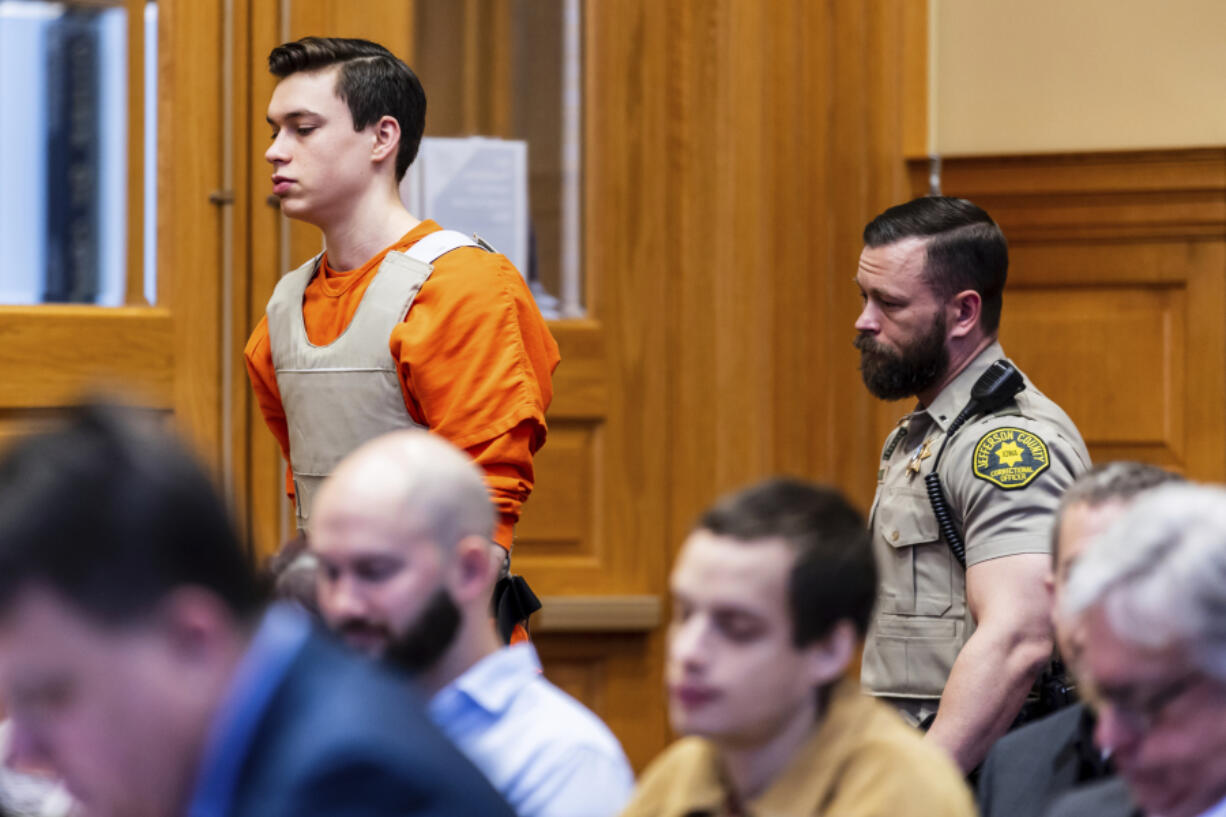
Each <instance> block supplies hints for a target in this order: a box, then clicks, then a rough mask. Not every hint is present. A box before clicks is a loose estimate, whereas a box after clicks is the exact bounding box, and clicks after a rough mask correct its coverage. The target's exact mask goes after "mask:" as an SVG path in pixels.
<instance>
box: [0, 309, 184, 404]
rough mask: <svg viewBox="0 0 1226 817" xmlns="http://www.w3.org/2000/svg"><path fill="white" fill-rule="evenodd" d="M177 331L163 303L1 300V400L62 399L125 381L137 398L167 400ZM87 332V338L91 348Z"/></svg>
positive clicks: (169, 399)
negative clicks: (83, 348) (14, 302)
mask: <svg viewBox="0 0 1226 817" xmlns="http://www.w3.org/2000/svg"><path fill="white" fill-rule="evenodd" d="M173 331H174V327H173V323H172V320H171V317H170V313H169V312H168V311H167V310H166V309H163V308H158V307H135V306H121V307H106V308H99V307H96V306H86V305H81V304H46V305H41V306H37V307H29V306H0V339H3V342H4V345H3V354H2V355H0V366H2V367H3V370H4V377H3V378H0V405H3V406H4V407H5V408H48V407H53V406H61V405H65V404H69V403H73V402H75V401H76V400H78V399H80V398H81V396H82V395H83V394H86V393H90V392H91V390H100V391H98V392H97V393H99V394H106V393H107V386H108V384H114V385H113V386H112V387H111V388H112V389H113V388H115V387H116V386H118V384H122V393H123V394H124V395H126V396H127V399H129V400H131V401H133V402H136V403H139V404H141V405H147V406H151V407H155V408H167V407H170V406H171V405H173V402H172V394H173V377H174V371H175V352H174V343H173ZM82 338H88V339H89V344H90V345H89V349H88V351H89V354H87V355H83V354H82V353H81V345H80V344H81V339H82Z"/></svg>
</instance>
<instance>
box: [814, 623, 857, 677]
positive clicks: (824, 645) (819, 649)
mask: <svg viewBox="0 0 1226 817" xmlns="http://www.w3.org/2000/svg"><path fill="white" fill-rule="evenodd" d="M859 644H860V638H859V637H858V636H857V635H856V628H855V625H853V624H852V623H851V622H850V621H847V620H843V621H839V622H836V623H835V625H834V627H833V628H831V630H830V633H829V634H828V635H827V636H826V637H825V638H823V639H821V640H820V641H816V642H814V643H813V644H810V645H809V646H808V647H806V648H805V649H806V651H807V652H808V654H809V655H808V662H807V664H808V675H809V682H810V685H811V686H814V687H818V686H825V685H826V684H830V683H833V682H834V681H837V680H838V679H839V678H841V677H842V676H843V674H844V673H845V672H846V671H847V667H848V665H850V664H851V661H852V658H854V657H855V654H856V648H857V647H858V646H859Z"/></svg>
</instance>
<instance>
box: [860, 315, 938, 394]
mask: <svg viewBox="0 0 1226 817" xmlns="http://www.w3.org/2000/svg"><path fill="white" fill-rule="evenodd" d="M855 345H856V348H857V349H859V350H860V376H861V377H862V378H864V385H865V386H867V387H868V390H869V392H871V393H872V395H873V396H874V397H876V398H878V399H880V400H901V399H902V398H904V397H910V396H912V395H916V394H919V393H920V392H923V391H927V390H928V389H930V388H932V387H933V386H935V385H936V384H937V383H939V382H940V381H941V378H942V377H944V376H945V371H946V369H948V368H949V349H947V348H946V346H945V313H944V312H941V311H939V310H938V311H937V314H936V317H935V318H933V320H932V325H931V326H930V327H929V328H928V331H927V332H925V333H924V334H923V335H920V336H919V337H918V338H916V339H915V342H914V343H911V344H910V345H908V346H904V347H903V348H902V349H901V350H900V351H898V352H892V351H890V350H889V349H887V348H886V347H884V346H882V345H881V344H879V343H878V342H877V341H875V340H873V338H872V336H871V335H866V334H861V335H858V336H856V340H855Z"/></svg>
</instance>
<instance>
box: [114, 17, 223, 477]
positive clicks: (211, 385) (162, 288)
mask: <svg viewBox="0 0 1226 817" xmlns="http://www.w3.org/2000/svg"><path fill="white" fill-rule="evenodd" d="M222 34H223V32H222V15H221V9H220V6H219V5H217V4H213V3H188V2H182V1H181V0H163V2H162V3H160V4H159V6H158V36H159V39H160V44H159V48H158V54H159V61H160V63H161V64H160V66H159V85H158V235H159V237H160V240H159V241H158V247H157V268H158V301H159V304H162V305H165V306H166V308H168V309H169V310H170V313H171V315H172V316H173V321H172V323H173V327H174V342H173V344H172V348H173V349H174V356H175V360H174V373H175V376H174V384H175V385H174V406H175V415H176V418H177V421H178V424H179V426H180V427H181V428H182V429H183V430H184V431H185V432H186V433H187V434H188V435H189V436H190V437H191V438H192V439H193V440H194V441H195V443H196V445H197V448H198V449H199V450H200V452H201V453H202V454H203V455H204V456H205V457H206V458H207V460H208V461H209V462H210V463H212V464H213V466H214V467H218V466H219V465H220V463H221V403H220V400H221V389H220V387H221V380H220V370H221V348H222V343H221V329H220V327H221V324H222V320H221V309H222V304H221V298H220V290H221V287H220V283H219V281H220V270H221V268H222V247H221V236H222V229H221V220H222V218H223V213H222V210H221V208H219V207H218V206H217V205H216V204H214V203H212V202H210V200H209V196H210V194H213V193H215V192H217V191H219V190H220V189H221V182H222V168H221V158H222V156H221V154H222V151H221V143H222V133H221V121H222V112H221V105H222V94H221V79H220V78H221V76H222V65H221V57H222V52H221V49H220V48H218V45H217V44H218V43H220V42H221V39H222ZM134 251H136V250H135V248H129V252H134ZM228 306H229V305H228V304H227V307H228Z"/></svg>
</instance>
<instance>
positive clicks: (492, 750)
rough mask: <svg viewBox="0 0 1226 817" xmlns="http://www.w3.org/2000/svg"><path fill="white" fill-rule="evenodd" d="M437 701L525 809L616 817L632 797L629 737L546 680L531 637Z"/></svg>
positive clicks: (453, 731) (473, 756)
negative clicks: (624, 744)
mask: <svg viewBox="0 0 1226 817" xmlns="http://www.w3.org/2000/svg"><path fill="white" fill-rule="evenodd" d="M429 709H430V717H431V718H432V719H433V720H434V722H435V724H437V725H438V727H439V728H440V729H441V730H442V731H443V732H444V733H445V734H446V735H447V737H449V738H451V740H452V742H454V743H455V744H456V746H458V747H459V748H460V751H462V752H463V753H464V754H466V755H468V758H469V760H471V761H472V762H473V763H474V764H475V765H476V766H477V768H479V769H480V770H481V771H483V772H484V773H485V776H486V777H488V778H489V779H490V782H491V783H493V784H494V788H496V789H497V790H498V791H499V793H501V794H502V796H503V797H504V798H506V800H507V802H508V803H510V804H511V806H512V808H514V809H515V811H516V812H517V813H518V814H519V815H520V817H610V815H615V814H618V813H619V812H621V810H622V807H623V806H625V805H626V803H627V801H628V800H629V799H630V794H631V791H632V790H633V788H634V773H633V772H632V771H631V770H630V764H629V763H628V762H627V760H626V755H625V753H624V752H623V751H622V748H621V744H619V743H618V742H617V738H615V737H613V733H612V732H610V731H609V729H608V727H607V726H605V725H604V723H603V722H601V720H600V719H599V718H597V717H596V716H595V715H593V714H592V713H591V712H590V711H588V710H587V709H586V708H585V707H584V706H583V705H582V704H580V703H579V702H578V701H576V700H575V699H574V698H572V697H570V696H569V695H567V694H566V693H565V692H563V691H562V690H560V689H558V688H557V687H556V686H554V685H553V684H551V683H549V681H547V680H545V677H544V676H543V675H541V664H540V661H539V660H538V659H537V656H536V650H534V649H533V648H532V645H531V644H516V645H515V646H513V647H505V648H503V649H500V650H498V651H497V652H495V653H493V654H492V655H489V656H486V657H485V658H483V659H482V660H480V661H478V662H477V663H476V664H474V665H473V666H472V667H471V668H469V670H468V671H467V672H465V673H464V674H463V675H461V676H460V677H459V678H457V679H456V680H454V681H452V682H451V683H450V684H449V685H447V686H446V687H444V688H443V689H441V690H440V691H439V692H438V694H437V695H435V696H434V698H433V699H432V700H431V701H430V707H429Z"/></svg>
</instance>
